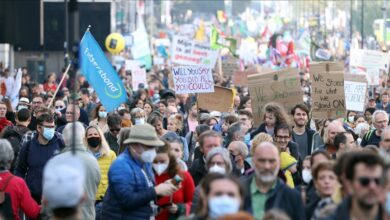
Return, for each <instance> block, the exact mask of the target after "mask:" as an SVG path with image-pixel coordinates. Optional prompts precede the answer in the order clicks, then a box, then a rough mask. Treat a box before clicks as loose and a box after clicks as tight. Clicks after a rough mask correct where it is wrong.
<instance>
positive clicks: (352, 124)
mask: <svg viewBox="0 0 390 220" xmlns="http://www.w3.org/2000/svg"><path fill="white" fill-rule="evenodd" d="M356 115H357V113H356V112H355V111H348V112H347V118H346V119H344V122H345V123H347V124H348V126H349V127H350V128H352V129H353V128H355V116H356Z"/></svg>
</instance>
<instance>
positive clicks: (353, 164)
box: [0, 68, 390, 220]
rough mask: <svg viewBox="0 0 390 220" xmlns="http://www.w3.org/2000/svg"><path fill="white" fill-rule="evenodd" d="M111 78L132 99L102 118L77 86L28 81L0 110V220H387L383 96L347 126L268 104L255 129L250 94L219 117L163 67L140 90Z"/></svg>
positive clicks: (388, 141) (388, 143)
mask: <svg viewBox="0 0 390 220" xmlns="http://www.w3.org/2000/svg"><path fill="white" fill-rule="evenodd" d="M7 71H8V70H7V69H2V70H1V72H7ZM118 73H119V75H120V76H121V78H122V79H123V81H124V83H125V87H126V88H127V93H128V97H129V99H128V102H126V103H123V104H122V105H121V106H119V107H118V108H117V109H116V110H115V111H112V112H107V111H106V109H105V107H104V106H103V105H102V104H101V103H100V101H99V98H98V96H97V95H96V93H95V92H94V90H93V88H92V87H91V86H89V84H88V82H87V81H86V80H85V78H84V77H83V76H77V78H76V80H71V79H69V78H67V79H66V80H65V81H64V82H63V83H62V84H61V85H59V84H58V82H59V79H60V78H61V77H62V76H59V77H58V78H56V76H57V75H56V74H55V73H52V74H49V75H48V78H47V80H46V82H45V83H44V84H38V83H35V82H31V81H30V76H29V73H28V72H27V70H26V69H25V68H24V69H23V77H22V87H21V89H20V93H19V102H18V104H17V106H16V108H13V107H12V105H11V103H10V100H8V99H7V97H6V96H4V98H3V99H2V101H0V135H1V138H2V139H0V213H1V217H2V218H3V219H7V220H8V219H25V218H27V219H103V220H105V219H157V220H164V219H167V220H168V219H292V220H304V219H308V220H310V219H314V220H319V219H340V220H341V219H343V220H344V219H367V220H369V219H372V220H374V219H390V172H389V171H390V169H389V168H390V166H389V164H388V163H389V162H390V128H389V115H388V114H389V113H390V102H389V97H390V92H388V91H387V90H386V88H387V87H383V88H381V89H377V90H376V92H375V93H374V94H373V95H372V96H370V97H369V99H368V101H367V104H366V108H365V111H364V112H353V111H349V112H348V113H347V115H346V116H345V118H323V119H315V120H314V119H311V118H310V110H309V108H308V105H306V104H305V103H304V102H302V103H296V105H295V107H294V108H292V109H291V111H290V109H288V110H289V111H287V109H285V108H284V107H283V106H281V105H280V104H278V103H273V102H271V103H268V104H267V105H265V106H263V116H262V118H261V119H260V120H261V121H262V123H261V124H259V125H257V126H255V122H254V121H255V120H254V117H253V114H252V106H251V99H250V96H249V94H248V90H247V88H242V87H236V88H235V89H236V90H237V93H236V97H235V98H234V106H233V108H232V110H231V111H230V112H217V111H210V110H208V109H199V108H198V107H197V103H196V96H195V95H194V94H180V95H179V94H175V92H174V91H173V90H170V86H169V79H168V75H169V74H170V73H169V70H167V69H165V70H163V71H153V70H152V71H150V72H149V73H148V82H149V83H148V85H140V87H139V88H138V89H137V90H136V89H134V88H131V87H129V86H128V85H129V83H128V81H129V74H128V73H126V71H125V70H124V69H120V70H118ZM214 81H215V82H214V83H215V85H221V86H225V87H230V84H231V82H230V79H228V78H224V77H221V76H220V75H217V74H215V75H214ZM306 81H307V76H306V75H302V82H303V85H306ZM389 83H390V82H389ZM72 86H75V87H77V90H74V91H76V92H73V91H72V89H70V88H72ZM57 88H58V90H59V92H58V93H55V91H56V90H57ZM303 90H306V89H305V88H303ZM0 219H1V218H0Z"/></svg>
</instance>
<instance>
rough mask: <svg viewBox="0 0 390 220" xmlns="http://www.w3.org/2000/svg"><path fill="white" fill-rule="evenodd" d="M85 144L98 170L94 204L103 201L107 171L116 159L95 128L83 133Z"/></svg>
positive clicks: (98, 130) (106, 183) (101, 134)
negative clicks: (98, 175) (95, 161)
mask: <svg viewBox="0 0 390 220" xmlns="http://www.w3.org/2000/svg"><path fill="white" fill-rule="evenodd" d="M85 142H86V143H87V146H88V150H89V151H90V152H91V153H92V155H93V156H94V157H95V158H96V160H97V161H98V163H99V168H100V175H101V177H100V183H99V187H98V191H97V193H96V202H97V203H98V202H100V201H102V200H103V196H104V193H105V192H106V190H107V187H108V177H107V174H108V170H109V169H110V166H111V164H112V162H113V161H114V160H115V159H116V154H115V152H114V151H112V150H111V149H110V147H109V146H108V143H107V141H106V138H105V137H104V134H103V132H102V130H101V129H100V128H99V127H98V126H96V125H91V126H89V127H88V128H87V129H86V131H85Z"/></svg>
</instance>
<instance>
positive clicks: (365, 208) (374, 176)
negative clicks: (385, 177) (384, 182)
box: [331, 151, 384, 220]
mask: <svg viewBox="0 0 390 220" xmlns="http://www.w3.org/2000/svg"><path fill="white" fill-rule="evenodd" d="M383 167H384V163H383V160H382V159H381V158H380V157H379V156H378V155H376V154H374V153H372V152H368V151H361V152H356V153H354V154H353V155H351V156H350V157H349V158H348V162H347V163H346V167H345V170H346V173H345V176H346V184H347V185H348V188H349V189H350V196H349V197H348V198H346V199H345V200H344V201H343V202H342V203H341V204H340V205H339V206H338V207H337V209H336V211H335V212H334V215H333V216H332V217H331V219H336V220H344V219H370V220H374V219H383V216H382V215H383V210H382V208H381V203H380V201H381V199H380V198H381V197H383V195H381V185H380V183H381V178H382V173H383Z"/></svg>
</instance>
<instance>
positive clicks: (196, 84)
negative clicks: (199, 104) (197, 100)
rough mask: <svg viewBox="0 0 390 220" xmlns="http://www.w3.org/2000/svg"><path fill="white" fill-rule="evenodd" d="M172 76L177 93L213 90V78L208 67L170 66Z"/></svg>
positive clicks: (209, 91)
mask: <svg viewBox="0 0 390 220" xmlns="http://www.w3.org/2000/svg"><path fill="white" fill-rule="evenodd" d="M172 76H173V83H174V88H175V92H176V93H177V94H187V93H211V92H214V80H213V75H212V72H211V68H210V67H207V66H177V67H173V68H172Z"/></svg>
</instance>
